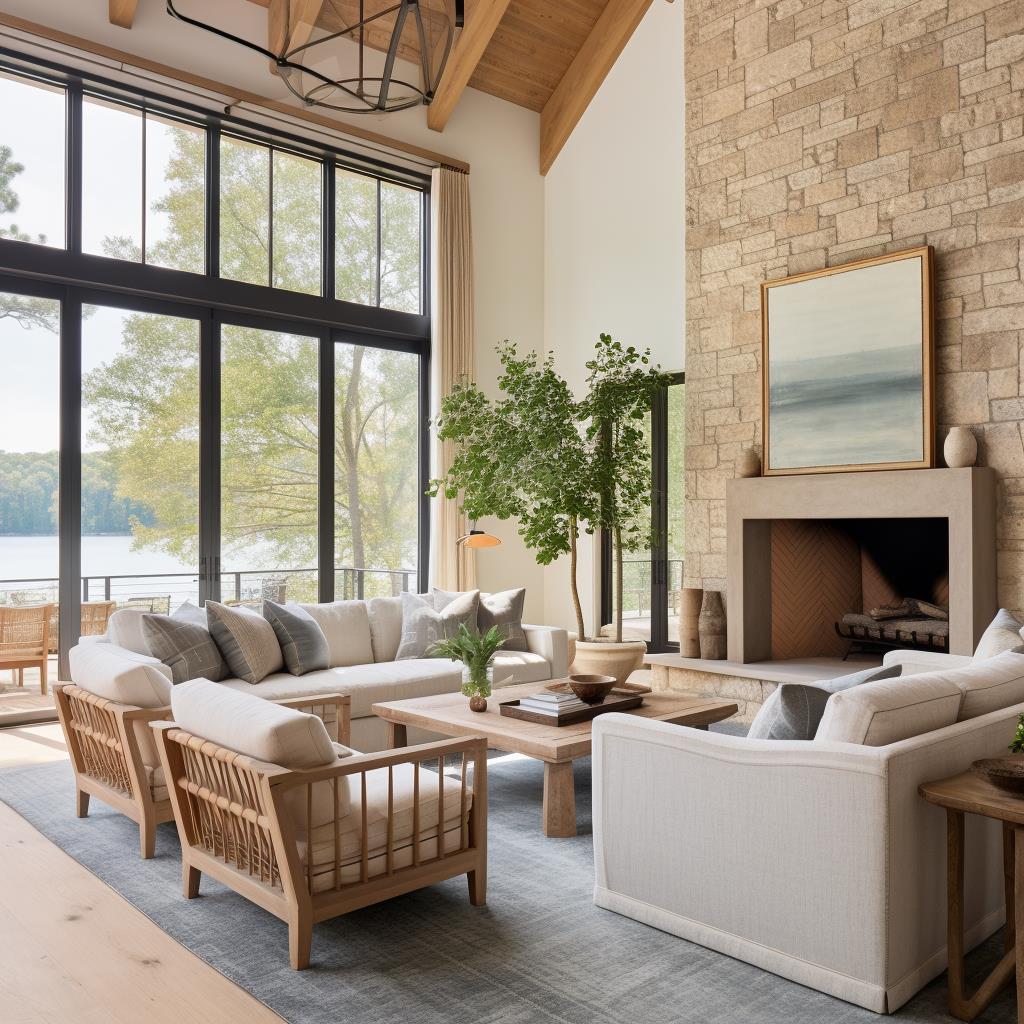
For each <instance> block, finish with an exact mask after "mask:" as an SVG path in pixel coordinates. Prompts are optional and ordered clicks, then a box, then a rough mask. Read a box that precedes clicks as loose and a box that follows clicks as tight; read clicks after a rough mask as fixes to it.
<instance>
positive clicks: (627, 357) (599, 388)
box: [580, 334, 671, 643]
mask: <svg viewBox="0 0 1024 1024" xmlns="http://www.w3.org/2000/svg"><path fill="white" fill-rule="evenodd" d="M586 366H587V369H588V370H589V371H590V373H589V375H588V377H587V393H586V396H585V397H584V398H583V400H582V401H581V402H580V415H581V416H582V418H583V420H584V421H585V423H586V438H587V441H588V442H589V446H590V460H589V462H590V471H591V487H592V489H593V493H594V494H595V495H596V498H597V501H596V505H595V508H596V514H595V516H594V521H595V525H597V526H598V527H600V528H601V529H603V530H607V531H608V533H609V534H610V535H611V538H612V551H613V557H614V559H615V599H614V607H615V642H616V643H622V610H623V604H622V597H623V592H622V562H623V559H622V555H623V552H625V551H644V550H647V549H648V548H650V546H651V541H652V538H651V449H650V442H649V440H648V437H647V434H646V431H645V429H644V428H645V422H646V419H647V416H648V414H649V413H650V411H651V403H652V401H653V399H654V395H655V393H656V392H657V391H659V390H661V389H663V388H667V387H668V386H669V384H670V383H671V375H670V374H667V373H664V372H663V371H662V370H661V368H660V367H659V366H652V365H651V350H650V349H644V350H643V351H641V350H640V349H637V348H636V347H635V346H633V345H623V344H622V343H621V342H618V341H615V340H613V339H612V337H611V335H608V334H602V335H601V340H600V341H599V342H598V343H597V345H596V346H595V354H594V357H593V358H592V359H590V360H588V362H587V364H586Z"/></svg>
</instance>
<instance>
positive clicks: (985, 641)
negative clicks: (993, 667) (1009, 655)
mask: <svg viewBox="0 0 1024 1024" xmlns="http://www.w3.org/2000/svg"><path fill="white" fill-rule="evenodd" d="M1022 630H1024V626H1022V625H1021V624H1020V623H1019V622H1018V621H1017V620H1016V619H1015V618H1014V617H1013V616H1012V615H1011V614H1010V613H1009V612H1008V611H1007V610H1006V609H1005V608H1000V609H999V611H997V612H996V617H995V618H994V619H993V620H992V621H991V622H990V623H989V624H988V626H987V627H986V629H985V632H984V633H982V634H981V639H980V640H979V641H978V646H977V647H976V648H975V651H974V657H975V660H978V661H980V660H982V659H984V658H994V657H995V656H996V655H997V654H1002V653H1003V651H1012V650H1013V649H1014V648H1015V647H1020V646H1021V644H1022V643H1024V639H1022V638H1024V633H1022Z"/></svg>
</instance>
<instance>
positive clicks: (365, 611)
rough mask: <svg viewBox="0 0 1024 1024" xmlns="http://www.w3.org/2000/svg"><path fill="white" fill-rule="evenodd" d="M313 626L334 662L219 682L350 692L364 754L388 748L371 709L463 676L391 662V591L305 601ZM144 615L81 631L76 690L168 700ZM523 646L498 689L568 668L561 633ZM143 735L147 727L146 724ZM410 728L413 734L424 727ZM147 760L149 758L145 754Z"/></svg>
mask: <svg viewBox="0 0 1024 1024" xmlns="http://www.w3.org/2000/svg"><path fill="white" fill-rule="evenodd" d="M303 607H304V608H305V609H306V610H307V611H309V613H310V614H311V615H312V616H313V617H314V618H315V619H316V620H317V621H318V622H319V623H320V626H321V628H322V629H323V631H324V635H325V636H326V638H327V643H328V648H329V650H330V659H331V667H330V668H327V669H324V670H322V671H318V672H309V673H307V674H306V675H302V676H293V675H291V674H290V673H288V672H277V673H274V674H273V675H270V676H267V677H266V678H265V679H263V680H262V681H261V682H259V683H257V684H255V685H252V684H250V683H247V682H245V681H244V680H242V679H226V680H223V681H222V683H221V685H223V686H228V687H231V688H233V689H237V690H242V691H244V692H246V693H251V694H255V695H257V696H260V697H264V698H266V699H268V700H275V701H276V700H282V699H287V698H294V697H316V696H322V695H327V694H336V693H342V694H349V695H351V698H352V704H351V714H352V735H351V743H352V746H354V747H355V748H356V749H357V750H362V751H364V752H370V751H375V750H383V749H385V748H386V746H387V734H386V728H385V725H384V722H383V721H381V720H380V719H378V718H377V717H376V716H374V715H373V713H372V712H371V710H370V709H371V707H372V705H373V704H374V703H376V702H378V701H385V700H401V699H403V698H408V697H425V696H430V695H432V694H438V693H452V692H454V691H456V690H458V689H459V687H460V686H461V683H462V666H461V665H458V664H456V663H454V662H451V661H448V660H446V659H438V658H415V659H407V660H403V661H396V660H395V654H396V653H397V651H398V645H399V642H400V640H401V635H402V602H401V598H398V597H383V598H371V599H370V600H368V601H335V602H333V603H330V604H316V605H303ZM141 614H142V613H140V612H135V611H129V610H127V609H126V610H123V611H120V612H117V613H115V614H114V616H112V617H111V622H110V627H109V628H108V631H107V634H106V636H104V637H83V638H82V641H81V642H80V643H79V644H78V645H77V646H76V647H73V648H72V649H71V655H70V658H71V679H72V681H73V682H74V683H75V684H76V685H77V686H80V687H81V688H82V689H83V690H87V691H89V692H90V693H93V694H96V695H97V696H99V697H104V698H106V699H108V700H113V701H117V702H119V703H121V704H130V705H135V706H136V707H140V708H155V707H164V706H166V705H168V704H170V698H171V685H172V684H171V672H170V669H169V668H167V666H165V665H163V664H162V663H161V662H160V661H158V660H157V659H156V658H153V657H150V656H149V654H148V648H147V646H146V644H145V642H144V641H143V639H142V629H141V621H140V616H141ZM523 629H524V631H525V633H526V638H527V645H528V647H529V650H527V651H508V652H499V653H498V655H497V657H496V659H495V670H494V680H495V686H508V685H512V684H514V683H530V682H541V681H543V680H547V679H558V678H561V677H563V676H565V675H566V673H567V672H568V639H567V634H566V632H565V630H563V629H555V628H551V627H547V626H529V625H524V627H523ZM146 732H149V730H148V729H147V730H146ZM415 734H416V730H413V733H412V734H411V735H410V741H411V742H416V741H417V739H423V738H427V734H420V735H419V736H417V735H415ZM143 742H144V750H143V755H144V757H146V758H147V764H152V765H157V764H158V763H159V762H158V761H157V759H156V750H155V748H154V747H153V744H152V737H151V736H146V737H145V739H144V741H143ZM149 758H152V760H148V759H149Z"/></svg>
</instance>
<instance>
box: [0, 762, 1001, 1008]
mask: <svg viewBox="0 0 1024 1024" xmlns="http://www.w3.org/2000/svg"><path fill="white" fill-rule="evenodd" d="M489 783H490V787H489V788H490V801H489V805H490V833H489V835H490V857H489V883H488V893H487V897H488V899H487V906H486V907H483V908H474V907H471V906H470V904H469V900H468V896H467V888H466V881H465V878H464V877H462V878H458V879H452V880H450V881H448V882H445V883H442V884H441V885H435V886H432V887H431V888H429V889H424V890H421V891H419V892H416V893H412V894H410V895H408V896H403V897H401V898H399V899H395V900H392V901H390V902H388V903H384V904H380V905H378V906H375V907H370V908H367V909H366V910H361V911H358V912H357V913H354V914H350V915H348V916H347V917H342V918H336V919H335V920H333V921H327V922H325V923H323V924H320V925H317V926H316V927H315V929H314V932H313V961H312V967H311V969H310V970H308V971H304V972H301V973H297V972H294V971H292V970H290V969H289V967H288V955H287V951H288V936H287V931H286V928H285V926H284V925H283V924H282V923H281V922H279V921H278V920H277V919H276V918H274V917H271V916H270V915H269V914H267V913H265V912H264V911H262V910H260V909H258V908H257V907H255V906H253V905H252V904H251V903H249V902H247V901H246V900H244V899H242V898H241V897H240V896H236V895H235V894H234V893H232V892H230V891H228V890H227V889H225V888H224V887H223V886H221V885H219V884H218V883H216V882H214V881H211V880H210V879H207V878H204V879H203V883H202V888H201V895H200V898H199V899H197V900H194V901H191V902H190V901H187V900H185V899H184V898H183V897H182V895H181V866H180V861H179V857H178V842H177V834H176V832H175V830H174V826H173V824H167V825H162V826H161V827H160V830H159V833H158V838H157V856H156V858H155V859H154V860H151V861H146V862H144V861H141V860H139V857H138V833H137V830H136V828H135V826H134V825H133V824H132V823H131V822H129V821H128V820H127V819H126V818H124V817H122V816H121V815H119V814H116V813H115V812H113V811H111V810H109V809H108V808H106V807H105V806H104V805H103V804H101V803H100V802H99V801H97V800H93V808H94V809H93V810H92V812H91V815H90V817H89V818H88V819H86V820H79V819H77V818H75V817H74V814H73V804H74V800H73V796H74V786H73V782H72V777H71V770H70V768H69V767H68V765H67V764H66V763H57V764H50V765H43V766H36V767H31V768H19V769H11V770H7V771H4V772H0V800H3V801H4V802H5V803H7V804H9V805H10V806H11V807H13V808H14V809H15V810H16V811H17V812H18V813H19V814H21V815H22V816H23V817H25V818H26V819H28V821H30V822H31V823H32V824H33V825H34V826H35V827H36V828H37V829H39V831H40V832H42V833H43V834H44V835H45V836H47V837H48V838H49V839H51V840H52V841H53V842H54V843H56V844H57V845H58V846H59V847H61V848H62V849H63V850H65V851H66V852H67V853H69V854H70V855H71V856H72V857H74V858H75V859H76V860H77V861H79V862H80V863H81V864H83V865H84V866H85V867H87V868H88V869H89V870H90V871H92V872H93V873H94V874H95V875H97V876H98V877H99V878H101V879H102V880H103V881H104V882H106V883H107V884H108V885H110V886H111V887H112V888H113V889H115V890H116V891H117V892H119V893H120V894H121V895H122V896H124V897H125V898H126V899H127V900H129V901H130V902H131V903H133V904H134V905H135V906H136V907H138V908H139V909H140V910H141V911H142V912H143V913H145V914H146V915H147V916H148V917H149V918H150V919H152V920H153V921H154V922H155V923H156V924H157V925H159V926H160V927H161V928H163V929H164V930H165V931H166V932H167V933H168V934H170V935H171V936H172V937H173V938H175V939H176V940H177V941H178V942H180V943H182V944H183V945H185V946H187V947H188V948H189V949H190V950H192V951H193V952H194V953H196V954H198V955H199V956H200V957H202V959H203V960H205V961H206V962H207V963H209V964H212V965H213V966H214V967H215V968H216V969H217V970H219V971H220V972H221V973H222V974H225V975H226V976H227V977H229V978H231V979H232V980H233V981H235V982H237V983H238V984H239V985H241V986H242V987H243V988H245V989H247V990H248V991H249V992H251V993H252V994H253V995H254V996H255V997H256V998H257V999H260V1000H262V1001H263V1002H264V1003H266V1004H267V1006H269V1007H271V1008H272V1009H273V1010H275V1011H276V1012H277V1013H279V1014H280V1015H281V1016H282V1017H284V1018H286V1019H287V1020H289V1021H292V1022H294V1024H321V1022H322V1024H328V1022H330V1024H336V1022H345V1024H440V1022H445V1024H527V1022H530V1024H532V1022H538V1024H547V1022H559V1024H633V1022H644V1024H669V1022H673V1024H674V1022H687V1024H690V1022H692V1024H825V1022H835V1024H860V1022H868V1021H878V1020H879V1018H878V1017H877V1016H876V1015H875V1014H873V1013H870V1012H868V1011H867V1010H863V1009H861V1008H860V1007H856V1006H851V1005H849V1004H847V1003H843V1002H841V1001H839V1000H836V999H832V998H831V997H829V996H826V995H822V994H821V993H819V992H815V991H813V990H811V989H807V988H804V987H802V986H800V985H796V984H794V983H792V982H789V981H785V980H783V979H782V978H778V977H776V976H775V975H773V974H768V973H766V972H764V971H761V970H759V969H758V968H756V967H751V966H750V965H748V964H744V963H741V962H739V961H737V960H732V959H730V958H729V957H726V956H722V955H721V954H719V953H714V952H712V951H710V950H707V949H703V948H702V947H700V946H697V945H694V944H692V943H689V942H685V941H683V940H681V939H678V938H675V937H674V936H671V935H667V934H665V933H664V932H660V931H657V930H656V929H653V928H649V927H647V926H645V925H642V924H639V923H637V922H635V921H631V920H629V919H627V918H624V917H619V916H618V915H616V914H612V913H610V912H608V911H604V910H599V909H597V908H596V907H595V906H594V905H593V903H592V901H591V892H592V886H593V877H594V869H593V848H592V843H591V835H590V800H589V793H590V765H589V762H586V761H583V762H580V763H579V764H578V768H577V775H576V794H577V801H578V811H579V817H580V824H581V828H580V835H579V836H578V837H577V838H575V839H568V840H567V839H544V838H543V836H542V835H541V832H540V806H541V784H542V770H541V766H540V765H539V764H538V763H536V762H533V761H527V760H509V759H500V760H497V761H496V762H493V763H492V765H491V768H490V772H489ZM12 881H14V880H11V879H8V880H7V881H6V883H5V884H8V885H9V884H12ZM1000 943H1001V940H1000V937H999V936H995V937H993V938H992V939H990V940H989V941H988V942H987V943H985V944H984V945H983V946H982V947H980V948H979V949H978V950H977V951H975V953H974V954H973V955H972V957H971V961H970V964H969V971H970V974H971V975H976V974H979V973H980V972H982V971H987V970H988V969H989V968H990V967H991V966H992V965H993V964H994V963H995V962H996V961H997V960H998V958H999V956H1000V953H1001V948H1002V947H1001V944H1000ZM945 999H946V987H945V979H944V977H940V978H939V979H937V980H936V981H935V982H933V983H932V984H931V985H930V986H929V987H928V988H927V989H925V990H924V991H923V992H921V993H920V994H919V995H918V996H917V997H915V999H913V1000H912V1001H911V1002H910V1003H909V1004H908V1005H907V1006H905V1007H904V1008H903V1009H902V1010H901V1011H900V1012H899V1013H898V1014H897V1015H896V1016H897V1018H898V1019H899V1020H900V1021H906V1022H912V1021H913V1022H924V1021H928V1022H932V1021H950V1020H952V1018H951V1017H949V1016H948V1015H947V1013H946V1008H945ZM1015 1020H1016V1013H1015V1004H1014V1000H1013V989H1012V988H1011V989H1010V990H1009V991H1005V992H1004V993H1003V994H1002V995H1001V996H1000V997H999V999H998V1000H997V1001H996V1002H995V1003H994V1004H993V1006H992V1007H990V1008H989V1010H988V1011H987V1012H986V1013H985V1014H983V1015H982V1016H981V1017H979V1018H978V1021H979V1022H984V1024H997V1022H998V1024H1002V1022H1006V1024H1010V1022H1012V1021H1015ZM182 1024H191V1022H186V1021H183V1022H182Z"/></svg>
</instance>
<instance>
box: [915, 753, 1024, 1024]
mask: <svg viewBox="0 0 1024 1024" xmlns="http://www.w3.org/2000/svg"><path fill="white" fill-rule="evenodd" d="M918 792H919V793H920V794H921V796H922V797H924V799H925V800H927V801H928V802H929V803H931V804H936V805H938V806H939V807H944V808H945V809H946V840H947V842H946V851H947V853H946V857H947V860H946V870H947V875H946V877H947V882H946V886H947V906H948V918H947V922H948V923H947V928H948V949H949V1012H950V1013H951V1014H953V1016H954V1017H958V1018H959V1019H960V1020H968V1021H969V1020H974V1018H975V1017H977V1016H978V1014H979V1013H981V1012H982V1011H983V1010H984V1009H986V1007H987V1006H988V1005H989V1003H991V1002H992V1000H993V999H994V998H995V997H996V995H998V993H999V992H1000V991H1001V990H1002V988H1003V987H1004V986H1005V985H1007V984H1009V983H1010V982H1011V981H1013V980H1014V978H1015V977H1016V981H1017V1020H1018V1021H1020V1022H1022V1024H1024V932H1017V930H1016V927H1015V922H1016V921H1018V920H1019V921H1022V922H1024V798H1022V797H1018V796H1014V795H1013V794H1012V793H1008V792H1007V791H1006V790H1003V789H999V788H998V787H996V786H994V785H993V784H992V783H991V782H989V781H988V779H985V778H983V777H982V776H980V775H976V774H975V773H974V772H964V773H963V774H962V775H954V776H952V777H951V778H948V779H942V780H940V781H938V782H926V783H925V784H924V785H923V786H920V787H919V788H918ZM965 814H980V815H982V816H983V817H986V818H993V819H995V820H996V821H1001V822H1002V823H1003V888H1004V891H1005V893H1006V933H1005V946H1004V948H1005V950H1006V952H1005V954H1004V955H1003V958H1002V959H1001V960H1000V961H999V963H998V964H996V966H995V967H994V968H993V969H992V972H991V973H990V974H989V976H988V977H987V978H986V979H985V980H984V981H983V982H982V983H981V984H980V985H979V986H978V988H977V989H976V991H975V992H974V994H973V995H971V996H968V995H967V993H966V991H965V987H964V815H965Z"/></svg>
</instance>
